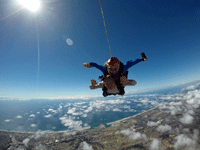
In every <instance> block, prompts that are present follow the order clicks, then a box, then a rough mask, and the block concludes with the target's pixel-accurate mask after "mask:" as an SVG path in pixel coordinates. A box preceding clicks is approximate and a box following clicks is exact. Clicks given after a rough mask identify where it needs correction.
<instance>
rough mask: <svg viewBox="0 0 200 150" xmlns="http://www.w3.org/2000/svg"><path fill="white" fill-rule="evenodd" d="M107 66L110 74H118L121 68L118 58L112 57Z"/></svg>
mask: <svg viewBox="0 0 200 150" xmlns="http://www.w3.org/2000/svg"><path fill="white" fill-rule="evenodd" d="M106 65H107V70H108V73H109V74H117V73H118V71H119V67H120V61H119V60H118V59H117V58H116V57H111V58H109V59H108V61H107V64H106Z"/></svg>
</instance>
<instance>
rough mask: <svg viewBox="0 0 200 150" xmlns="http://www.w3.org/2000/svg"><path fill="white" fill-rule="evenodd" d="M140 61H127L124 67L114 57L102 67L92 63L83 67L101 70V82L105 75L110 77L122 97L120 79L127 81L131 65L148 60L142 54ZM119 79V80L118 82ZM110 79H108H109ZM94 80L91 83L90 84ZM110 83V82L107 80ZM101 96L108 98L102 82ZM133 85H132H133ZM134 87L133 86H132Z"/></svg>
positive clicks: (123, 92) (122, 87)
mask: <svg viewBox="0 0 200 150" xmlns="http://www.w3.org/2000/svg"><path fill="white" fill-rule="evenodd" d="M141 56H142V59H135V60H134V61H132V60H131V61H127V63H126V65H124V64H123V63H122V62H121V61H119V60H118V59H117V58H116V57H111V58H109V59H108V61H106V62H105V63H104V66H101V65H98V64H96V63H94V62H90V63H84V64H83V66H84V67H86V68H91V67H96V68H97V69H99V70H101V71H102V72H103V74H104V75H102V76H100V77H101V80H102V81H104V80H105V78H106V77H107V75H110V77H112V79H113V83H115V85H116V86H117V89H118V91H119V92H118V94H119V95H124V94H125V91H124V86H123V82H121V80H122V79H124V80H126V81H127V75H128V69H129V68H130V67H132V66H133V65H136V64H137V63H139V62H142V61H146V60H148V59H147V57H146V55H145V54H144V53H141ZM120 78H121V80H120ZM109 79H110V78H109ZM93 81H94V80H92V81H91V83H92V82H93ZM108 81H109V82H111V80H108ZM103 83H104V84H103V88H102V90H103V96H104V97H106V96H108V95H109V94H108V86H107V85H106V82H103ZM133 84H134V83H133ZM134 85H135V84H134Z"/></svg>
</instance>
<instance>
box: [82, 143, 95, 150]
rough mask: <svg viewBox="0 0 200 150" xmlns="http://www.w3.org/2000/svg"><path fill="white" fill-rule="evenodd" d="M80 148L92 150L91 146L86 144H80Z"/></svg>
mask: <svg viewBox="0 0 200 150" xmlns="http://www.w3.org/2000/svg"><path fill="white" fill-rule="evenodd" d="M80 147H82V149H83V150H93V148H92V146H91V145H89V144H88V143H87V142H85V141H84V142H82V143H81V144H80Z"/></svg>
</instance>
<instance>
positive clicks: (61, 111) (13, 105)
mask: <svg viewBox="0 0 200 150" xmlns="http://www.w3.org/2000/svg"><path fill="white" fill-rule="evenodd" d="M192 84H194V83H192ZM188 86H191V85H189V84H187V85H181V86H176V87H172V88H166V89H162V90H157V91H151V92H146V93H139V94H136V93H135V94H127V95H125V96H111V97H107V98H104V97H97V98H91V99H84V98H83V99H73V100H67V99H65V100H64V99H60V100H47V99H33V100H9V99H6V100H3V99H2V100H0V130H6V131H19V132H37V131H44V130H49V131H65V130H74V129H83V128H85V127H91V128H95V127H98V126H99V125H100V124H104V125H105V126H107V125H106V124H107V123H109V122H114V121H117V120H120V119H123V118H126V117H130V116H133V115H136V114H138V113H141V112H144V111H147V110H149V109H152V108H154V107H156V106H157V105H159V104H160V103H167V102H169V101H170V100H171V99H173V98H175V97H177V94H181V92H182V91H183V89H184V88H186V87H188Z"/></svg>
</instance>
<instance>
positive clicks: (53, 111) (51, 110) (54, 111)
mask: <svg viewBox="0 0 200 150" xmlns="http://www.w3.org/2000/svg"><path fill="white" fill-rule="evenodd" d="M48 111H49V112H52V113H55V114H56V113H58V111H57V110H53V109H51V108H49V110H48Z"/></svg>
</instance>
